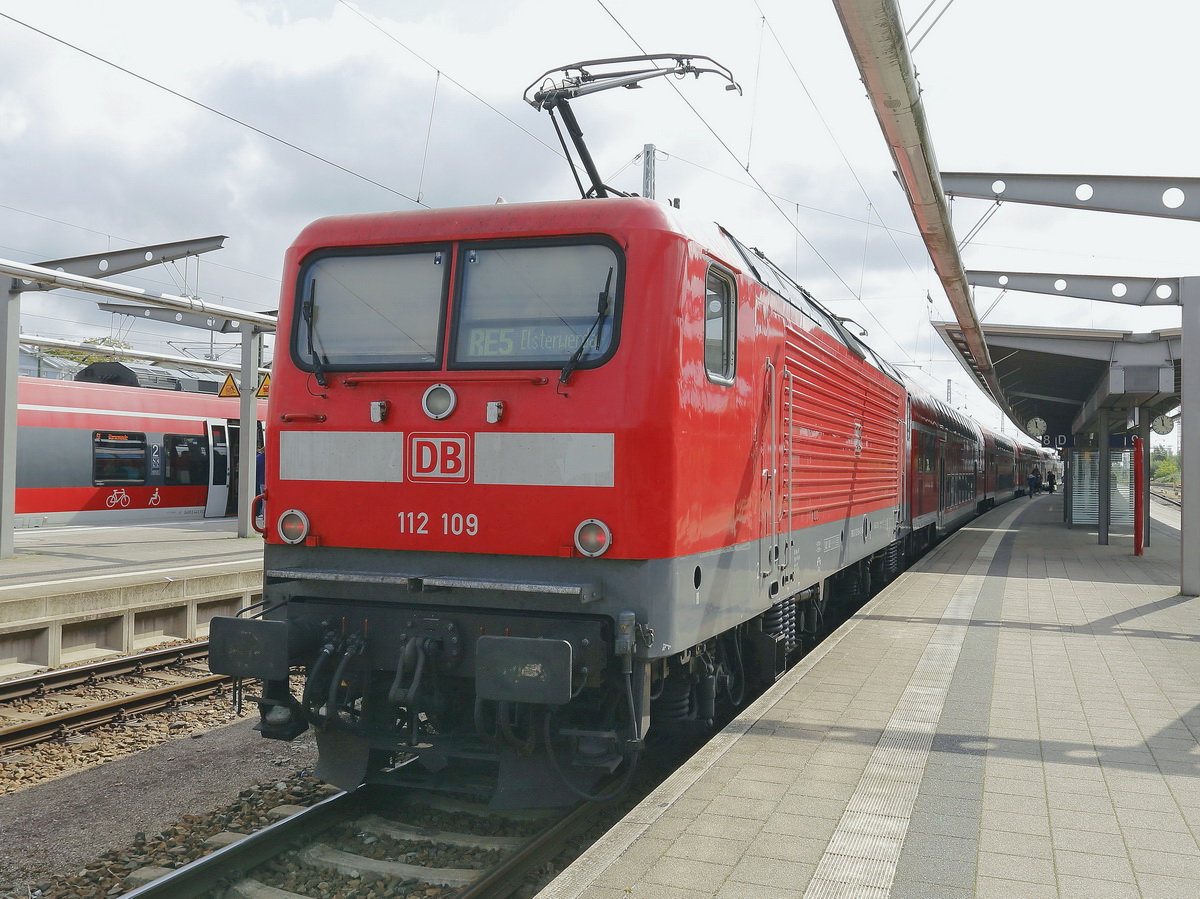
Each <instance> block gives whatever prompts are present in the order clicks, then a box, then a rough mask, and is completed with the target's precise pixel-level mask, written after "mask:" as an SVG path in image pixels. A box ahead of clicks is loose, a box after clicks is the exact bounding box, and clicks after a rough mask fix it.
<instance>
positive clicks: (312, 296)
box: [300, 278, 329, 387]
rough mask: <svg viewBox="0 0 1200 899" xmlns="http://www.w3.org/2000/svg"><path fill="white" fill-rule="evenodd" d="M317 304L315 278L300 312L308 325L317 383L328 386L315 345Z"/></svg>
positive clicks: (309, 352) (309, 346)
mask: <svg viewBox="0 0 1200 899" xmlns="http://www.w3.org/2000/svg"><path fill="white" fill-rule="evenodd" d="M316 304H317V279H316V278H313V279H312V281H310V282H309V286H308V299H307V300H306V301H305V302H304V305H303V306H301V307H300V314H301V315H302V316H303V317H304V323H305V325H306V326H307V327H306V333H307V335H308V356H309V358H310V359H312V367H313V374H314V375H315V376H316V378H317V383H318V384H319V385H320V386H322V387H328V386H329V381H328V380H326V378H325V369H324V366H323V365H322V362H321V356H320V354H319V353H318V352H317V351H316V349H314V346H313V344H314V341H315V339H316V338H315V337H314V335H313V323H314V322H315V320H316V317H317V311H316ZM325 362H326V363H328V362H329V360H328V359H326V360H325Z"/></svg>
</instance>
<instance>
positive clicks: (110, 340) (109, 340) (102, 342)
mask: <svg viewBox="0 0 1200 899" xmlns="http://www.w3.org/2000/svg"><path fill="white" fill-rule="evenodd" d="M83 342H84V343H90V344H94V345H96V346H108V347H112V348H113V349H116V350H131V349H133V344H131V343H129V342H128V341H125V340H120V339H118V338H116V337H89V338H88V339H87V340H85V341H83ZM42 352H43V353H44V354H45V355H47V356H58V357H60V358H62V359H71V360H73V361H75V362H78V363H79V364H80V365H91V364H92V363H93V362H105V361H107V360H109V359H112V358H113V357H112V356H110V355H108V354H107V353H90V352H88V351H87V350H77V349H74V348H73V347H65V346H64V347H57V346H55V347H46V348H45V349H43V350H42Z"/></svg>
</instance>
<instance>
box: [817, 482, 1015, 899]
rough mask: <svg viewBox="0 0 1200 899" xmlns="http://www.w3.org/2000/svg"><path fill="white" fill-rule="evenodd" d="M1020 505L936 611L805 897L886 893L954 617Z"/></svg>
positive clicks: (952, 658) (957, 642) (953, 651)
mask: <svg viewBox="0 0 1200 899" xmlns="http://www.w3.org/2000/svg"><path fill="white" fill-rule="evenodd" d="M1022 508H1023V507H1022V506H1019V505H1018V506H1017V507H1016V508H1015V509H1013V511H1012V512H1010V513H1009V514H1008V516H1007V517H1006V518H1005V519H1004V522H1003V523H1002V524H1001V525H1000V526H999V527H997V528H996V529H995V531H994V532H993V533H992V535H991V536H990V537H989V538H988V540H987V542H986V543H984V545H983V548H982V549H981V550H980V552H979V555H978V556H977V557H976V558H975V561H974V562H973V563H972V565H971V567H970V569H969V570H968V571H967V574H966V576H965V577H964V578H963V580H962V583H961V584H959V587H958V589H957V590H956V591H955V592H954V596H953V598H952V599H951V600H950V602H949V603H948V604H947V606H946V611H945V612H943V613H942V620H941V622H940V623H939V624H938V626H937V628H936V629H935V630H934V632H933V636H932V637H931V638H930V640H929V645H928V646H926V647H925V652H924V653H923V654H922V656H921V660H920V661H919V662H918V663H917V667H916V670H915V671H914V672H913V676H912V679H911V680H910V681H909V684H908V687H907V688H906V689H905V691H904V693H903V695H902V696H901V697H900V702H899V703H898V704H897V706H896V710H895V712H893V713H892V717H891V720H890V721H888V724H887V727H885V728H884V731H883V735H882V736H881V737H880V740H879V743H878V744H877V745H876V747H875V751H874V752H873V753H871V758H870V759H869V760H868V762H867V767H866V769H865V770H864V771H863V776H862V778H861V780H859V782H858V787H857V788H856V789H855V791H854V794H853V795H852V796H851V797H850V802H849V804H848V805H847V806H846V811H845V812H844V813H843V814H842V818H841V820H840V821H839V822H838V825H837V827H836V828H835V829H834V832H833V836H832V837H831V838H830V840H829V845H828V846H827V847H826V848H825V854H824V855H822V856H821V860H820V862H819V863H818V864H817V870H816V872H815V873H814V874H813V878H812V880H811V881H810V882H809V885H808V888H807V889H806V890H805V892H804V897H805V899H833V897H837V896H842V895H847V893H846V890H847V889H849V890H850V892H851V893H852V894H853V895H854V896H856V897H875V896H879V897H886V896H887V895H888V893H889V892H890V891H891V888H892V881H893V880H895V877H896V867H897V865H898V864H899V862H900V850H901V848H902V847H903V845H904V837H905V836H906V834H907V833H908V825H909V821H910V819H911V815H912V809H913V805H914V804H915V803H916V801H917V793H918V792H919V791H920V789H921V779H922V777H923V776H924V772H925V764H926V762H927V761H928V760H929V751H930V749H931V747H932V746H933V737H934V734H935V733H936V731H937V723H938V720H939V719H940V718H941V716H942V708H943V706H944V705H945V703H946V693H947V692H948V691H949V689H950V680H951V678H952V677H953V676H954V668H955V666H956V665H957V664H958V655H959V652H960V651H961V649H962V644H963V640H964V639H965V638H966V633H967V628H966V626H965V625H964V624H963V623H962V622H963V621H964V620H965V619H969V618H970V617H971V614H972V612H973V611H974V609H975V603H976V601H977V600H978V599H979V594H980V591H981V590H982V589H983V585H984V583H985V575H986V574H987V570H988V568H989V567H990V566H991V564H992V559H993V557H994V556H995V555H996V550H997V548H999V546H1000V541H1001V540H1003V539H1004V535H1005V533H1007V530H1008V525H1009V522H1011V521H1012V519H1013V518H1015V517H1016V516H1017V515H1018V514H1020V512H1021V510H1022Z"/></svg>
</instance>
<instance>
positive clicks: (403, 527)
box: [400, 512, 429, 534]
mask: <svg viewBox="0 0 1200 899" xmlns="http://www.w3.org/2000/svg"><path fill="white" fill-rule="evenodd" d="M400 533H401V534H428V533H429V516H428V515H427V514H426V513H424V512H401V513H400Z"/></svg>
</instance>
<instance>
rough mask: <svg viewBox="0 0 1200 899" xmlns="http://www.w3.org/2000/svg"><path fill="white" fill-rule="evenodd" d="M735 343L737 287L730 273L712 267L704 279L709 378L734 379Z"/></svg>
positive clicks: (723, 382) (705, 330)
mask: <svg viewBox="0 0 1200 899" xmlns="http://www.w3.org/2000/svg"><path fill="white" fill-rule="evenodd" d="M736 347H737V287H736V286H735V284H734V281H733V278H732V277H731V276H730V275H729V274H727V273H726V272H723V271H721V270H720V269H717V268H710V269H709V270H708V276H707V277H706V278H705V279H704V369H705V371H707V372H708V379H709V380H710V381H715V382H716V383H718V384H732V383H733V376H734V372H735V370H736V365H737V354H736Z"/></svg>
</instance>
